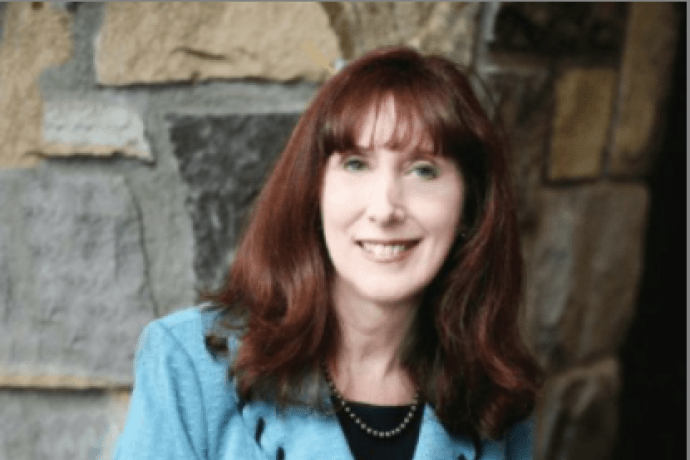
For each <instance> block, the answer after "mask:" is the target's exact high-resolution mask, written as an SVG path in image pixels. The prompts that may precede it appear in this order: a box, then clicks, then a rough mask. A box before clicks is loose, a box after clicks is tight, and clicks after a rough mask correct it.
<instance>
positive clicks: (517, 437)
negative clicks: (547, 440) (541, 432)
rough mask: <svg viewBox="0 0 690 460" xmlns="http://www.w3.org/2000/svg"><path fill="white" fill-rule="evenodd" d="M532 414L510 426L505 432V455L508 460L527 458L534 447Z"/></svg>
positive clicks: (529, 457)
mask: <svg viewBox="0 0 690 460" xmlns="http://www.w3.org/2000/svg"><path fill="white" fill-rule="evenodd" d="M534 429H535V419H534V415H532V416H530V417H527V418H525V419H523V420H521V421H520V422H518V423H516V424H514V425H513V426H511V427H510V429H509V430H508V432H507V433H506V437H505V440H506V450H507V452H506V454H507V455H506V457H507V458H508V459H510V460H529V459H531V458H532V453H533V452H532V451H533V449H534Z"/></svg>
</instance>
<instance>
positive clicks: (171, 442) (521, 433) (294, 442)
mask: <svg viewBox="0 0 690 460" xmlns="http://www.w3.org/2000/svg"><path fill="white" fill-rule="evenodd" d="M212 319H213V318H212V314H211V313H202V312H201V311H200V310H199V309H198V308H190V309H187V310H183V311H181V312H178V313H174V314H172V315H169V316H167V317H165V318H162V319H159V320H156V321H153V322H152V323H150V324H149V325H148V326H147V327H146V328H145V329H144V332H143V334H142V336H141V339H140V342H139V347H138V350H137V355H136V359H135V380H134V391H133V393H132V399H131V402H130V408H129V414H128V417H127V423H126V425H125V428H124V430H123V432H122V433H121V435H120V439H119V441H118V445H117V449H116V453H115V459H116V460H153V459H161V460H176V459H180V460H182V459H184V460H202V459H204V460H216V459H217V460H274V459H275V460H352V458H353V457H352V454H351V452H350V450H349V447H348V444H347V440H346V439H345V437H344V435H343V432H342V430H341V428H340V425H339V423H338V419H337V418H336V417H335V416H334V415H323V414H320V413H316V412H312V411H310V410H308V409H302V408H293V409H287V411H283V412H277V410H276V407H275V406H273V405H271V404H268V403H265V402H249V403H247V404H243V402H242V401H241V400H240V399H239V398H238V396H237V393H236V391H235V389H234V387H233V385H232V383H231V382H230V381H228V379H227V377H226V376H227V370H226V369H227V365H226V363H224V362H221V361H216V360H214V359H213V358H212V357H211V356H210V355H209V353H208V352H207V351H206V348H205V345H204V340H203V336H204V334H205V330H206V328H207V327H208V326H209V325H210V322H211V321H212ZM231 340H233V342H232V343H230V347H231V350H232V349H233V348H235V347H236V346H237V343H236V341H234V339H231ZM532 425H533V424H532V423H531V421H526V422H523V423H521V424H518V425H515V426H514V427H513V428H512V429H510V430H509V432H508V434H507V435H506V436H505V437H504V438H503V439H502V440H500V441H484V444H483V450H484V452H483V454H482V456H481V459H482V460H494V459H509V460H525V459H530V458H531V445H532ZM463 458H464V459H466V460H475V452H474V447H473V445H472V442H471V441H470V439H468V438H465V437H453V436H450V435H449V434H448V433H447V432H446V430H445V429H444V428H443V427H442V425H441V423H440V422H439V420H438V419H437V418H436V416H435V414H434V411H433V409H431V407H430V406H428V405H427V406H426V407H425V408H424V413H423V419H422V425H421V429H420V433H419V441H418V443H417V447H416V450H415V453H414V460H436V459H438V460H451V459H452V460H456V459H457V460H460V459H463ZM476 460H479V459H476Z"/></svg>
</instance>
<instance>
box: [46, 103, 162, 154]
mask: <svg viewBox="0 0 690 460" xmlns="http://www.w3.org/2000/svg"><path fill="white" fill-rule="evenodd" d="M42 135H43V140H44V147H43V154H44V155H75V154H82V155H84V154H85V155H98V156H102V155H112V154H115V153H119V154H123V155H127V156H133V157H138V158H141V159H143V160H146V161H152V160H153V158H152V156H151V147H150V146H149V143H148V140H147V139H146V137H145V135H144V121H143V119H142V116H141V114H140V113H138V111H137V110H136V108H134V107H131V106H128V105H127V104H126V103H118V102H115V101H113V102H111V103H108V102H106V101H98V100H89V99H84V98H79V97H77V98H64V99H61V100H52V101H48V102H47V103H45V105H44V112H43V131H42Z"/></svg>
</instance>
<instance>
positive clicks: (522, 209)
mask: <svg viewBox="0 0 690 460" xmlns="http://www.w3.org/2000/svg"><path fill="white" fill-rule="evenodd" d="M486 82H487V84H488V86H489V88H490V92H491V94H492V95H493V96H494V99H495V102H496V105H497V107H498V109H499V110H498V113H499V115H500V117H499V118H498V120H497V121H498V122H500V124H499V126H500V125H501V124H502V126H503V128H504V129H505V133H506V136H507V138H508V145H509V148H510V153H511V157H512V159H511V167H512V173H513V174H512V176H513V189H514V190H515V192H516V201H517V211H518V225H519V228H520V236H521V243H522V254H523V258H524V259H525V263H526V264H529V263H530V261H531V259H532V257H533V255H534V250H533V246H534V239H535V237H536V230H537V226H538V223H539V216H540V213H541V208H540V204H541V202H540V196H539V191H540V190H541V184H542V181H543V177H544V167H543V166H544V159H545V158H546V152H547V148H548V135H549V130H550V123H551V119H552V113H553V92H552V85H553V82H552V78H551V74H550V73H549V71H548V70H547V69H545V68H539V67H537V68H532V69H529V70H524V69H523V70H522V71H520V72H516V71H510V70H505V71H504V72H499V73H495V74H491V75H489V76H488V78H486ZM524 281H525V283H529V282H530V281H531V280H529V279H527V278H526V279H525V280H524ZM526 307H527V308H532V307H533V306H532V305H526ZM527 308H525V309H524V310H523V313H524V317H523V319H524V320H525V324H523V329H524V330H525V331H527V330H529V327H528V324H527V323H526V319H527V318H530V317H533V316H534V315H532V314H530V313H529V312H528V311H527ZM525 338H526V340H527V341H528V342H529V345H532V346H533V345H534V343H532V342H533V338H532V337H531V336H530V335H529V334H528V333H526V334H525Z"/></svg>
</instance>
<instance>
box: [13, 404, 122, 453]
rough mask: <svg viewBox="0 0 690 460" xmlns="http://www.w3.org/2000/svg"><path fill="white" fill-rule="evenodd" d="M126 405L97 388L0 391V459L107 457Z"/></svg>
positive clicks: (111, 450) (120, 425)
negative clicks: (46, 391)
mask: <svg viewBox="0 0 690 460" xmlns="http://www.w3.org/2000/svg"><path fill="white" fill-rule="evenodd" d="M127 404H128V398H127V397H126V396H123V395H121V394H112V395H108V394H106V393H103V392H100V391H85V392H74V391H55V392H50V393H44V392H34V391H19V390H0V427H2V429H0V458H2V459H8V460H9V459H12V460H75V459H78V460H110V459H112V454H113V453H114V448H113V447H114V444H115V441H114V440H115V439H116V437H117V435H118V434H119V432H120V431H121V429H122V426H123V425H124V416H125V414H126V405H127Z"/></svg>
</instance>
